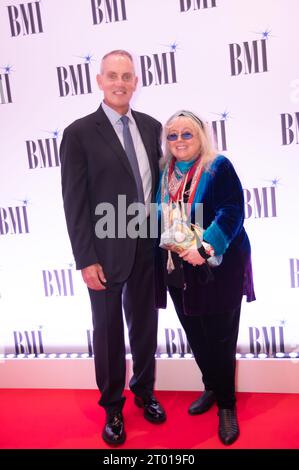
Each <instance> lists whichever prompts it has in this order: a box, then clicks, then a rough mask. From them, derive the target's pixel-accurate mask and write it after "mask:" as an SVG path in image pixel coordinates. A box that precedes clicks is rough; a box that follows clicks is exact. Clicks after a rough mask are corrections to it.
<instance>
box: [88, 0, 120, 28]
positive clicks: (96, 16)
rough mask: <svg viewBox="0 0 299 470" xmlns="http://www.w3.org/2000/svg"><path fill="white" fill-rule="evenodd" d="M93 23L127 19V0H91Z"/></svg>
mask: <svg viewBox="0 0 299 470" xmlns="http://www.w3.org/2000/svg"><path fill="white" fill-rule="evenodd" d="M91 11H92V19H93V24H101V23H103V22H105V23H116V22H118V21H126V20H127V13H126V2H125V0H91Z"/></svg>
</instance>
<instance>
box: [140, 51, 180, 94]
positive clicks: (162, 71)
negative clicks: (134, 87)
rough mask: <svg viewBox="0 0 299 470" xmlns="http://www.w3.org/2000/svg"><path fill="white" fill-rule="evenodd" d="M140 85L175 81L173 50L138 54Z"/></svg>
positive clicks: (163, 83) (167, 83) (164, 83)
mask: <svg viewBox="0 0 299 470" xmlns="http://www.w3.org/2000/svg"><path fill="white" fill-rule="evenodd" d="M140 67H141V79H142V86H151V85H169V84H171V83H177V76H176V62H175V52H174V51H170V52H162V54H152V55H142V56H140Z"/></svg>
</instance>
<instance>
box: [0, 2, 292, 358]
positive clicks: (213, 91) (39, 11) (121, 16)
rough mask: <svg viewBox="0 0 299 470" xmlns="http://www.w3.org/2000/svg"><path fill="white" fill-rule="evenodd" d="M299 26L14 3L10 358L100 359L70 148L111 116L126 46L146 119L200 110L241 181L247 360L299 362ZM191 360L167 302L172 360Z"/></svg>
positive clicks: (7, 105)
mask: <svg viewBox="0 0 299 470" xmlns="http://www.w3.org/2000/svg"><path fill="white" fill-rule="evenodd" d="M298 17H299V2H298V1H297V0H285V1H284V2H281V1H280V0H262V1H261V0H250V1H249V0H151V1H146V0H77V1H76V2H73V1H72V0H42V1H35V2H30V3H29V2H23V3H20V1H15V0H0V104H1V106H0V120H1V121H0V124H1V125H0V129H1V160H0V191H1V195H0V250H1V252H0V309H1V310H0V312H1V313H0V315H1V327H0V336H1V345H2V354H9V353H11V354H18V353H33V354H38V353H51V352H56V353H63V352H67V353H74V352H81V353H90V354H91V350H90V344H89V343H90V341H89V338H90V330H91V314H90V306H89V298H88V295H87V292H86V289H85V286H84V285H83V283H82V281H81V275H80V272H76V271H75V267H74V260H73V256H72V252H71V247H70V243H69V239H68V235H67V232H66V225H65V221H64V213H63V208H62V198H61V189H60V167H59V160H58V148H59V145H60V141H61V135H62V131H63V129H64V128H65V127H66V126H67V125H68V124H69V123H70V122H72V121H73V120H75V119H77V118H79V117H81V116H83V115H85V114H88V113H91V112H93V111H94V110H95V109H96V108H97V107H98V105H99V103H100V101H101V98H102V96H101V92H100V91H99V90H98V88H97V85H96V80H95V75H96V73H97V72H98V70H99V61H100V58H101V57H102V56H103V55H104V54H105V53H107V52H108V51H110V50H113V49H119V48H122V49H127V50H129V51H130V52H132V54H133V55H134V58H135V61H136V66H137V68H138V72H139V76H140V80H139V87H138V91H137V92H136V94H135V98H134V102H133V107H134V108H135V109H136V110H140V111H143V112H146V113H149V114H151V115H152V116H154V117H155V118H157V119H158V120H160V121H161V122H162V123H164V122H165V121H166V119H167V118H168V117H169V116H170V115H171V114H172V113H173V112H175V111H176V110H177V109H180V108H185V109H191V110H193V111H194V112H196V113H199V114H200V115H201V116H203V117H204V118H205V119H206V120H207V121H208V122H210V123H211V125H212V126H213V127H214V130H215V131H216V135H217V139H218V144H219V149H220V151H221V152H222V153H224V154H225V155H227V156H228V157H229V158H230V159H231V161H232V162H233V164H234V165H235V168H236V170H237V172H238V174H239V176H240V178H241V181H242V184H243V187H244V194H245V212H246V229H247V231H248V234H249V236H250V240H251V245H252V252H253V269H254V276H255V289H256V295H257V301H256V302H253V303H252V304H245V303H244V305H243V310H242V319H241V327H240V335H239V341H238V350H239V351H240V353H242V354H243V353H244V354H245V353H253V354H255V355H256V354H258V353H266V354H269V355H270V356H275V355H276V354H277V353H286V354H290V353H291V355H292V353H294V354H293V355H295V353H297V352H298V353H299V318H298V311H299V248H298V239H299V224H298V216H299V209H298V195H297V194H298V174H299V173H298V167H299V164H298V143H299V64H298V43H299V33H298ZM0 352H1V351H0ZM184 352H188V351H187V348H186V341H185V337H184V335H183V333H182V332H181V330H180V325H179V322H178V320H177V318H176V315H175V313H174V311H173V308H172V306H171V304H170V302H169V308H168V309H167V310H166V311H164V310H161V311H160V320H159V349H158V353H159V354H168V355H169V356H172V354H174V353H176V354H177V353H179V354H181V353H184Z"/></svg>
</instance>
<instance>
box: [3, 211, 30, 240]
mask: <svg viewBox="0 0 299 470" xmlns="http://www.w3.org/2000/svg"><path fill="white" fill-rule="evenodd" d="M23 233H29V223H28V214H27V203H25V204H24V205H23V206H15V207H0V235H20V234H23Z"/></svg>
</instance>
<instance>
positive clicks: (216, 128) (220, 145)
mask: <svg viewBox="0 0 299 470" xmlns="http://www.w3.org/2000/svg"><path fill="white" fill-rule="evenodd" d="M217 114H219V116H221V119H218V120H216V121H211V123H210V126H211V127H212V131H213V136H214V137H215V140H216V144H217V149H218V150H219V151H225V150H227V140H226V121H227V119H228V117H229V112H228V111H224V112H222V113H217Z"/></svg>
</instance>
